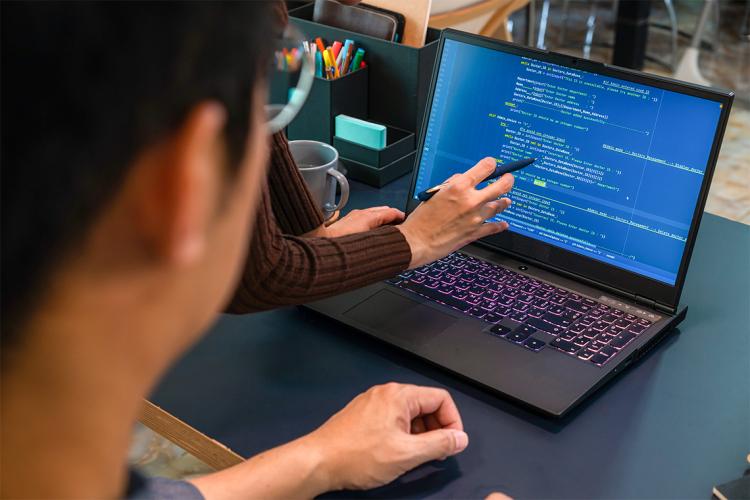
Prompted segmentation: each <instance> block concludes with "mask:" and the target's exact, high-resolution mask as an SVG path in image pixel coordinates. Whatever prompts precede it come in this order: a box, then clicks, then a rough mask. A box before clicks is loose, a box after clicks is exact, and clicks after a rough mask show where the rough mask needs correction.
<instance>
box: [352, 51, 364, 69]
mask: <svg viewBox="0 0 750 500" xmlns="http://www.w3.org/2000/svg"><path fill="white" fill-rule="evenodd" d="M364 57H365V49H362V48H359V49H357V53H356V54H354V60H353V61H352V68H354V69H355V70H356V69H359V64H360V63H361V62H362V59H364Z"/></svg>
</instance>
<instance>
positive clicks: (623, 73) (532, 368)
mask: <svg viewBox="0 0 750 500" xmlns="http://www.w3.org/2000/svg"><path fill="white" fill-rule="evenodd" d="M733 97H734V94H733V93H732V92H729V91H722V90H716V89H709V88H704V87H700V86H696V85H691V84H688V83H683V82H678V81H674V80H670V79H666V78H661V77H657V76H652V75H646V74H643V73H640V72H637V71H631V70H626V69H622V68H618V67H613V66H609V65H606V64H601V63H597V62H593V61H588V60H582V59H577V58H574V57H570V56H567V55H561V54H556V53H551V52H547V51H541V50H535V49H531V48H527V47H520V46H517V45H513V44H510V43H505V42H501V41H497V40H493V39H488V38H484V37H480V36H476V35H471V34H467V33H463V32H459V31H454V30H445V31H444V32H443V33H442V36H441V39H440V45H439V49H438V55H437V59H436V63H435V69H434V72H433V76H432V83H431V90H430V94H429V97H428V102H427V105H426V114H425V119H424V124H425V126H424V127H423V130H422V133H421V137H420V141H419V146H418V148H417V158H416V165H415V169H414V172H413V178H412V182H411V186H410V189H409V191H408V200H407V212H410V211H412V210H414V208H415V207H416V206H417V205H418V204H419V201H418V200H417V199H416V193H419V192H420V191H423V190H424V189H427V188H429V187H431V186H434V185H436V184H440V183H441V182H442V181H444V180H445V179H447V178H448V177H450V176H451V175H452V174H454V173H460V172H464V171H466V170H467V169H469V168H470V167H472V166H473V165H474V164H475V163H476V162H477V161H478V160H480V159H481V158H483V157H486V156H491V157H494V158H496V159H497V160H498V161H499V162H503V163H505V162H508V161H513V160H518V159H522V158H529V157H535V158H537V161H536V162H535V163H534V164H533V165H532V166H529V167H527V168H524V169H523V170H520V171H518V172H516V173H515V174H514V175H515V178H516V181H515V185H514V187H513V189H512V191H511V192H510V193H509V195H508V197H510V198H511V199H512V201H513V204H512V206H511V207H510V208H509V209H507V210H506V211H505V212H504V213H502V214H499V215H498V216H497V217H496V219H497V220H504V221H507V222H508V223H509V225H510V228H509V229H508V230H507V231H505V232H503V233H500V234H497V235H493V236H490V237H487V238H485V239H483V240H481V241H477V242H475V243H472V244H470V245H468V246H466V247H464V248H462V249H460V250H459V251H457V252H455V253H453V254H451V255H448V256H447V257H445V258H443V259H440V260H439V261H437V262H434V263H432V264H429V265H426V266H423V267H421V268H418V269H414V270H410V271H406V272H404V273H402V274H400V275H398V276H395V277H394V278H393V279H391V280H388V281H387V282H382V283H378V284H375V285H372V286H367V287H364V288H362V289H358V290H355V291H352V292H348V293H344V294H342V295H339V296H336V297H333V298H330V299H327V300H322V301H318V302H315V303H312V304H309V307H310V308H311V309H313V310H315V311H318V312H320V313H322V314H324V315H326V316H329V317H331V318H334V319H335V320H337V321H340V322H342V323H345V324H347V325H350V326H352V327H354V328H356V329H358V330H360V331H362V332H365V333H367V334H369V335H372V336H374V337H377V338H378V339H381V340H383V341H385V342H387V343H390V344H392V345H394V346H397V347H399V348H401V349H404V350H406V351H409V352H411V353H413V354H416V355H417V356H419V357H421V358H424V359H426V360H428V361H430V362H432V363H434V364H437V365H439V366H441V367H444V368H445V369H447V370H449V371H451V372H453V373H455V374H457V375H460V376H461V377H464V378H466V379H469V380H471V381H473V382H475V383H477V384H480V385H481V386H483V387H485V388H487V389H489V390H491V391H494V392H496V393H498V394H501V395H503V396H505V397H507V398H510V399H512V400H514V401H516V402H519V403H521V404H523V405H526V406H528V407H531V408H533V409H535V410H538V411H539V412H542V413H544V414H547V415H551V416H556V417H559V416H563V415H565V414H566V413H567V412H569V411H570V410H571V409H572V408H574V407H575V406H576V405H577V404H579V403H580V402H581V401H582V400H584V399H585V398H586V397H587V396H588V395H590V394H591V393H593V392H594V391H595V390H596V389H597V388H599V387H601V386H602V385H603V384H604V383H605V382H606V381H607V380H609V379H611V378H612V377H613V376H615V375H616V374H617V373H619V372H622V371H623V370H625V369H626V368H627V367H628V366H629V365H630V364H631V363H633V361H635V360H636V359H638V358H639V357H641V356H643V355H644V353H646V352H647V351H649V350H650V349H652V348H653V347H654V346H655V345H656V344H657V343H658V342H659V341H660V340H661V339H662V338H664V337H665V335H667V334H668V333H669V332H670V331H671V330H673V329H674V327H675V326H676V325H678V324H679V323H680V322H681V321H682V320H683V319H684V318H685V315H686V313H687V306H685V305H680V304H679V300H680V293H681V292H682V287H683V284H684V282H685V275H686V273H687V270H688V264H689V262H690V255H691V252H692V250H693V245H694V243H695V238H696V234H697V233H698V226H699V224H700V220H701V216H702V213H703V207H704V204H705V201H706V197H707V194H708V188H709V184H710V181H711V176H712V174H713V171H714V166H715V164H716V159H717V156H718V154H719V147H720V144H721V140H722V136H723V133H724V129H725V127H726V123H727V118H728V116H729V110H730V107H731V104H732V100H733ZM427 203H429V201H428V202H427Z"/></svg>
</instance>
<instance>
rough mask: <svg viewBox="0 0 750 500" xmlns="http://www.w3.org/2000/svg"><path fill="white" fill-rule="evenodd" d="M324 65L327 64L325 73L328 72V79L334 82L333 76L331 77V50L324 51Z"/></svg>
mask: <svg viewBox="0 0 750 500" xmlns="http://www.w3.org/2000/svg"><path fill="white" fill-rule="evenodd" d="M323 63H324V64H325V71H326V79H327V80H332V79H333V75H331V66H332V63H333V61H331V51H330V49H325V50H324V51H323Z"/></svg>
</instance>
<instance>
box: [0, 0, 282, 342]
mask: <svg viewBox="0 0 750 500" xmlns="http://www.w3.org/2000/svg"><path fill="white" fill-rule="evenodd" d="M277 7H278V5H276V2H264V1H261V2H257V1H252V2H251V1H245V2H229V3H221V2H158V3H147V2H126V3H115V2H102V3H91V2H70V3H69V2H49V3H47V2H44V3H42V2H26V3H8V2H2V6H1V7H0V8H1V9H2V12H0V17H1V18H2V34H1V36H2V41H1V46H2V102H1V104H0V105H1V109H2V146H1V147H0V149H1V151H2V165H1V166H0V168H1V169H2V345H3V346H4V347H8V344H9V342H8V341H9V340H13V339H12V337H13V336H14V335H15V334H17V333H18V329H19V325H20V324H21V323H22V322H23V321H24V319H25V318H26V316H27V315H28V314H29V313H30V311H31V310H32V309H33V302H34V298H35V297H36V296H37V295H38V294H39V293H40V292H42V291H43V289H44V286H45V279H46V278H47V277H48V276H49V275H50V273H51V272H52V271H53V270H54V268H55V266H56V265H57V264H58V263H59V262H60V260H61V259H63V258H65V257H66V256H67V255H68V254H69V253H70V252H71V251H73V250H74V248H75V245H76V244H77V243H79V242H80V241H81V238H82V237H83V236H84V235H85V233H86V231H87V230H88V229H89V227H90V226H91V224H92V223H93V221H94V218H95V217H96V216H97V214H98V213H99V212H100V211H101V210H102V209H103V207H104V206H105V204H106V203H107V202H108V201H110V200H111V199H112V198H113V196H114V195H115V193H116V192H117V190H118V189H119V188H120V185H121V183H122V181H123V180H124V178H125V175H126V173H127V168H128V166H129V165H131V164H132V161H133V160H134V159H135V157H136V156H137V154H138V153H139V152H140V151H142V150H143V149H144V148H146V147H148V146H149V145H150V144H153V143H154V142H156V141H158V140H160V139H162V138H164V137H165V136H167V135H168V134H169V133H170V132H172V131H174V130H176V128H177V127H178V126H179V125H180V124H181V123H182V121H183V120H184V119H185V118H186V116H187V114H188V112H189V111H190V110H191V109H192V108H193V107H194V106H195V105H196V104H198V103H199V102H202V101H205V100H209V99H210V100H216V101H219V102H221V103H223V105H224V107H225V108H226V112H227V124H226V127H225V130H224V134H225V139H226V143H227V148H228V153H229V158H230V164H231V165H237V163H238V162H239V160H240V158H241V157H242V156H243V154H244V149H245V144H246V140H247V136H248V133H249V123H250V113H251V104H252V97H251V94H252V91H253V89H254V88H255V86H256V83H257V80H258V79H259V78H263V77H264V76H265V71H266V69H267V67H268V65H269V64H270V51H271V49H272V44H271V43H270V41H271V40H272V38H273V36H274V34H275V33H277V32H278V27H279V24H278V16H277V15H275V9H276V8H277Z"/></svg>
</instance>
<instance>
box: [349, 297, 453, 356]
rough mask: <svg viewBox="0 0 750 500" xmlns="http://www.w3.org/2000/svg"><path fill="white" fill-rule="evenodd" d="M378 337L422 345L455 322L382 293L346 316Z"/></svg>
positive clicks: (446, 316) (426, 308) (450, 318)
mask: <svg viewBox="0 0 750 500" xmlns="http://www.w3.org/2000/svg"><path fill="white" fill-rule="evenodd" d="M344 316H347V317H349V318H351V319H353V320H355V321H357V322H358V323H361V324H362V325H364V326H367V327H369V328H372V329H373V330H375V332H376V333H382V334H384V336H387V337H391V338H393V339H398V340H399V341H406V342H407V343H409V344H412V345H421V344H424V343H426V342H429V341H430V339H432V338H433V337H435V336H437V335H438V334H440V333H441V332H442V331H443V330H445V329H446V328H448V327H449V326H451V325H453V323H455V322H456V320H455V318H453V317H452V316H449V315H448V314H445V313H442V312H440V311H438V310H437V309H433V308H432V307H429V306H426V305H423V304H420V303H419V302H417V301H415V300H411V299H409V298H406V297H404V296H402V295H399V294H397V293H394V292H391V291H390V290H381V291H379V292H378V293H376V294H375V295H373V296H372V297H370V298H369V299H366V300H365V301H364V302H360V303H359V304H357V305H356V306H354V307H352V308H351V309H349V310H348V311H346V312H345V313H344Z"/></svg>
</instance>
